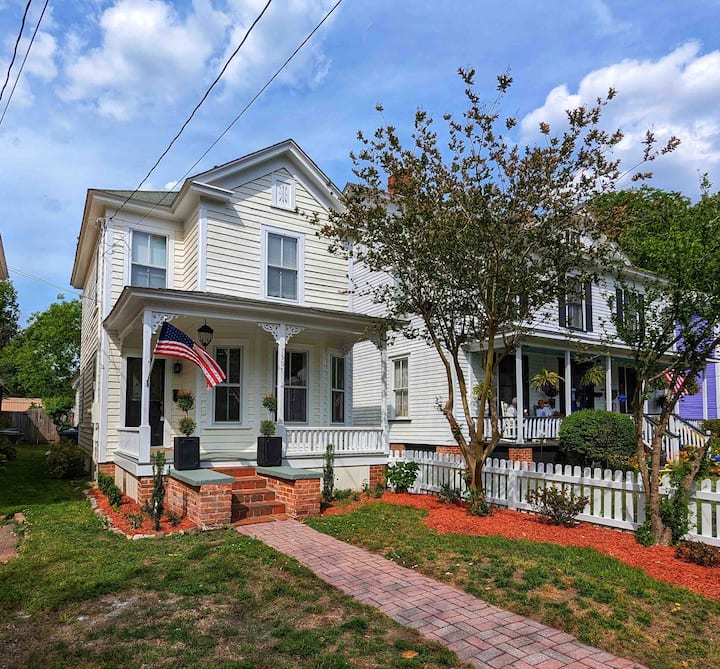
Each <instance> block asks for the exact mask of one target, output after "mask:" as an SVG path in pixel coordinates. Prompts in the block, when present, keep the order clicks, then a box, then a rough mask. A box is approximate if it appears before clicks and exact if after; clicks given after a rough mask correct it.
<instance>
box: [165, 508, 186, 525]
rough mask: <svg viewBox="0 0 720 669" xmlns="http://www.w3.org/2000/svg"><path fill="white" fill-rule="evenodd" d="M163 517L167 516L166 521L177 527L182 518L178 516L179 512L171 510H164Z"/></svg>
mask: <svg viewBox="0 0 720 669" xmlns="http://www.w3.org/2000/svg"><path fill="white" fill-rule="evenodd" d="M165 518H167V520H168V522H169V523H170V524H171V525H172V526H173V527H177V526H178V525H179V524H180V523H181V521H182V518H181V517H180V514H178V513H174V512H173V511H166V512H165Z"/></svg>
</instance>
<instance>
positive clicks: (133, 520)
mask: <svg viewBox="0 0 720 669" xmlns="http://www.w3.org/2000/svg"><path fill="white" fill-rule="evenodd" d="M87 494H88V495H89V496H90V497H91V498H92V499H94V500H95V503H96V508H97V509H99V510H100V512H101V513H102V515H103V516H105V517H106V518H107V519H108V522H109V523H110V525H111V527H112V528H114V529H115V530H116V531H118V532H120V533H121V534H124V535H125V536H126V537H128V538H129V537H133V536H136V535H142V536H156V535H163V534H176V533H181V532H186V531H188V530H191V529H195V528H196V527H197V526H196V525H195V524H194V523H192V522H190V520H189V519H188V518H182V519H180V518H177V517H173V516H172V515H170V514H165V515H164V516H163V518H162V519H161V521H160V529H159V530H155V529H153V520H152V518H151V517H150V514H148V513H147V512H146V511H145V510H144V509H143V507H142V506H141V505H140V504H138V503H137V502H136V501H134V500H132V499H130V498H129V497H127V496H125V495H122V498H121V502H120V504H119V505H117V506H116V507H113V506H112V505H111V504H110V501H109V500H108V498H107V496H106V495H104V494H103V493H102V492H100V490H98V489H97V488H92V489H90V490H89V491H88V493H87Z"/></svg>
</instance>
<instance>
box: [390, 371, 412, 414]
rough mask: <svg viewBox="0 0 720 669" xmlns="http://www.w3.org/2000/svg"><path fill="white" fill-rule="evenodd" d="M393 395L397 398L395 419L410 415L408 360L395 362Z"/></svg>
mask: <svg viewBox="0 0 720 669" xmlns="http://www.w3.org/2000/svg"><path fill="white" fill-rule="evenodd" d="M393 371H394V373H393V393H394V396H395V418H407V417H408V416H409V415H410V412H409V403H408V359H407V358H397V359H396V360H393Z"/></svg>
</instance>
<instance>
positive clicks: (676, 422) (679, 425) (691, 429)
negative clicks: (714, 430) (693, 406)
mask: <svg viewBox="0 0 720 669" xmlns="http://www.w3.org/2000/svg"><path fill="white" fill-rule="evenodd" d="M668 429H669V430H670V432H673V433H674V434H676V435H677V436H678V438H679V439H680V444H681V445H683V446H690V447H692V448H700V447H702V446H705V444H706V443H707V440H708V439H709V438H710V437H708V435H706V434H705V433H704V432H703V431H702V430H701V429H700V428H699V427H696V426H695V425H693V424H692V423H690V422H688V421H686V420H683V419H682V418H680V417H679V416H675V415H672V416H670V421H669V423H668Z"/></svg>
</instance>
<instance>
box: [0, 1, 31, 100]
mask: <svg viewBox="0 0 720 669" xmlns="http://www.w3.org/2000/svg"><path fill="white" fill-rule="evenodd" d="M31 4H32V0H28V3H27V5H25V11H24V12H23V17H22V22H21V23H20V32H19V33H18V36H17V39H16V40H15V48H14V49H13V55H12V58H11V59H10V65H8V71H7V75H6V76H5V83H4V84H3V86H2V90H0V100H2V96H3V94H4V93H5V87H6V86H7V85H8V81H10V71H11V70H12V66H13V65H14V64H15V57H16V56H17V50H18V45H19V44H20V39H21V38H22V34H23V30H25V20H26V19H27V15H28V12H29V11H30V5H31Z"/></svg>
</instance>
